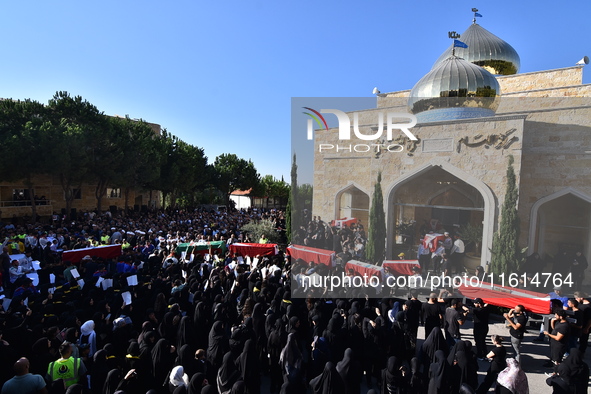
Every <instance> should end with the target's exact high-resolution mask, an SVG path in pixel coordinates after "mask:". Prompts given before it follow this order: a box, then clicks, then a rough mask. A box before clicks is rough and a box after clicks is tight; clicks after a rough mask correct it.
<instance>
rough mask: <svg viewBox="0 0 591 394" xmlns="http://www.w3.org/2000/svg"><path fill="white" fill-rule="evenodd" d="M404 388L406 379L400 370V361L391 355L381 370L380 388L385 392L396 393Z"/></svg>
mask: <svg viewBox="0 0 591 394" xmlns="http://www.w3.org/2000/svg"><path fill="white" fill-rule="evenodd" d="M405 388H406V381H405V379H404V376H403V375H402V371H401V370H400V361H399V360H398V358H396V357H394V356H392V357H390V358H389V359H388V364H387V366H386V368H385V369H384V370H382V390H383V391H384V392H386V393H398V392H400V391H402V390H404V389H405Z"/></svg>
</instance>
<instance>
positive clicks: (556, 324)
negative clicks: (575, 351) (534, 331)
mask: <svg viewBox="0 0 591 394" xmlns="http://www.w3.org/2000/svg"><path fill="white" fill-rule="evenodd" d="M550 327H551V328H552V333H549V332H548V331H544V335H547V336H548V338H550V359H551V360H552V362H553V363H554V364H556V365H558V364H560V363H561V362H562V357H563V356H564V353H566V351H567V349H566V347H567V344H568V336H569V332H570V327H569V323H568V321H567V320H566V312H565V311H564V310H563V309H557V310H556V311H555V312H554V319H552V320H550Z"/></svg>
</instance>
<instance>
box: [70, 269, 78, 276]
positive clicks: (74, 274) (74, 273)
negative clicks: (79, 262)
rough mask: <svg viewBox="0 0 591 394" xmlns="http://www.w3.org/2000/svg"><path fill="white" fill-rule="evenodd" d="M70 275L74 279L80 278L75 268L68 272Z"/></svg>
mask: <svg viewBox="0 0 591 394" xmlns="http://www.w3.org/2000/svg"><path fill="white" fill-rule="evenodd" d="M70 274H72V276H73V277H74V278H79V277H80V274H79V273H78V270H77V269H76V268H72V269H71V270H70Z"/></svg>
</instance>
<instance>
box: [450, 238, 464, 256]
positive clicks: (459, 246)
mask: <svg viewBox="0 0 591 394" xmlns="http://www.w3.org/2000/svg"><path fill="white" fill-rule="evenodd" d="M464 250H465V247H464V241H462V240H461V239H460V237H458V236H457V235H456V240H455V241H454V246H452V248H451V253H452V254H453V253H459V254H463V253H464Z"/></svg>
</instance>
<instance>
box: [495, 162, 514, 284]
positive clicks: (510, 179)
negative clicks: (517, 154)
mask: <svg viewBox="0 0 591 394" xmlns="http://www.w3.org/2000/svg"><path fill="white" fill-rule="evenodd" d="M513 161H514V159H513V156H509V164H508V166H507V190H506V192H505V201H504V202H503V207H502V208H501V223H500V225H499V230H498V231H497V232H496V233H495V236H494V239H493V247H492V259H491V269H492V272H493V273H494V274H495V275H500V274H502V273H505V274H506V275H508V274H510V273H513V272H515V271H516V270H517V268H518V267H517V264H518V260H519V253H520V251H519V248H518V244H519V217H518V216H517V199H518V191H517V183H516V179H515V170H514V169H513Z"/></svg>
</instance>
